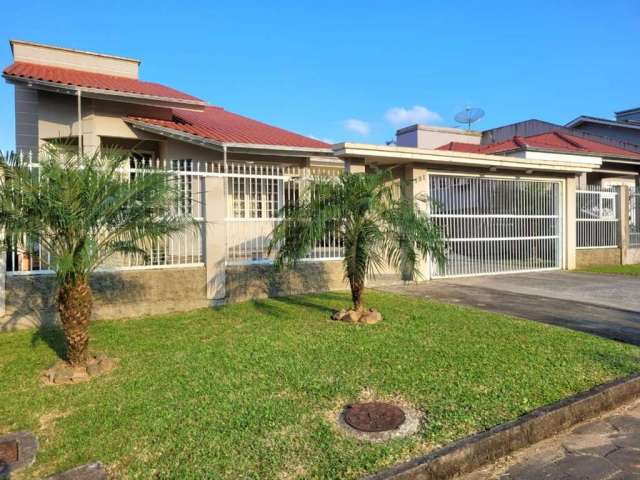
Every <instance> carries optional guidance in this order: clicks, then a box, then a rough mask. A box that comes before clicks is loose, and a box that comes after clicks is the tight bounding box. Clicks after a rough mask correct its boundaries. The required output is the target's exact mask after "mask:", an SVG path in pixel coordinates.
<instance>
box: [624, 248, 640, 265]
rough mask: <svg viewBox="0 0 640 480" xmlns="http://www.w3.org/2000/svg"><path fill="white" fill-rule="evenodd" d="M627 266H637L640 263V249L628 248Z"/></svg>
mask: <svg viewBox="0 0 640 480" xmlns="http://www.w3.org/2000/svg"><path fill="white" fill-rule="evenodd" d="M623 263H624V264H625V265H636V264H638V263H640V248H627V249H626V251H625V252H624V260H623Z"/></svg>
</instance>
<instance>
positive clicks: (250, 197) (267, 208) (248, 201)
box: [228, 177, 281, 219]
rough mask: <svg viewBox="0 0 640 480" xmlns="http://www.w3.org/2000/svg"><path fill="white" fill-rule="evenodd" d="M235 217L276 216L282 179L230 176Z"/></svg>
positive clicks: (232, 207)
mask: <svg viewBox="0 0 640 480" xmlns="http://www.w3.org/2000/svg"><path fill="white" fill-rule="evenodd" d="M228 186H229V190H230V193H229V194H230V197H231V213H232V216H233V218H264V219H268V218H276V217H277V216H278V210H279V208H280V207H279V192H280V188H281V187H280V180H278V179H275V178H236V177H234V178H230V179H229V184H228Z"/></svg>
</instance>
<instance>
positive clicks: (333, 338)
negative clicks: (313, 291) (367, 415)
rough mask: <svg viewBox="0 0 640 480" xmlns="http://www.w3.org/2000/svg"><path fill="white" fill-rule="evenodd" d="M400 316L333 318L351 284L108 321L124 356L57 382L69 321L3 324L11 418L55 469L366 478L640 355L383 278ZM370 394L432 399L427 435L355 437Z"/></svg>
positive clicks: (609, 373)
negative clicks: (342, 414)
mask: <svg viewBox="0 0 640 480" xmlns="http://www.w3.org/2000/svg"><path fill="white" fill-rule="evenodd" d="M367 300H368V304H369V305H375V306H376V307H378V308H379V309H380V310H381V311H382V313H383V314H384V316H385V321H384V322H382V323H380V324H377V325H373V326H353V325H348V324H343V323H338V322H332V321H329V320H328V316H329V314H330V311H331V309H333V308H338V307H341V306H344V305H347V304H348V297H347V295H346V294H343V293H327V294H322V295H309V296H299V297H290V298H283V299H271V300H264V301H254V302H248V303H243V304H236V305H230V306H226V307H222V308H219V309H216V310H199V311H195V312H191V313H187V314H180V315H166V316H158V317H153V318H143V319H137V320H133V321H103V322H97V323H95V324H94V325H93V326H92V332H91V333H92V337H93V339H94V340H93V349H94V350H95V351H102V352H106V353H108V354H109V355H112V356H114V357H117V358H119V360H120V363H121V365H120V367H119V368H118V369H117V370H116V371H115V372H113V373H112V374H110V375H108V376H104V377H99V378H97V379H94V380H93V381H92V382H90V383H86V384H78V385H71V386H64V387H44V386H42V385H41V384H40V382H39V379H38V376H39V374H40V373H41V372H42V371H43V370H44V369H46V368H47V367H48V366H50V365H51V364H52V363H53V362H54V361H55V360H56V354H55V351H54V350H55V349H59V348H60V345H61V337H60V334H59V333H58V332H57V331H55V330H50V331H47V332H45V333H43V334H38V333H36V332H32V331H21V332H14V333H8V334H3V335H1V336H0V392H2V393H0V432H8V431H14V430H21V429H28V430H32V431H34V432H35V433H36V434H37V436H38V438H39V440H40V451H39V453H38V459H37V462H36V464H35V465H34V466H33V467H31V468H29V469H28V470H25V471H23V472H19V473H17V474H15V475H14V476H13V477H12V480H21V479H24V478H41V477H44V476H46V475H49V474H52V473H54V472H56V471H59V470H63V469H68V468H71V467H74V466H76V465H79V464H82V463H86V462H89V461H93V460H100V461H102V462H103V463H104V464H105V465H107V466H108V468H109V470H110V473H111V474H113V475H114V476H116V477H117V478H163V479H165V478H175V479H178V478H179V479H191V478H229V479H236V478H247V479H271V478H273V479H293V478H323V479H334V478H358V477H360V476H361V475H363V474H365V473H369V472H374V471H377V470H379V469H381V468H384V467H387V466H389V465H391V464H394V463H396V462H398V461H401V460H405V459H407V458H409V457H412V456H415V455H418V454H421V453H424V452H427V451H429V450H431V449H433V448H435V447H436V446H438V445H441V444H444V443H447V442H450V441H452V440H455V439H458V438H460V437H463V436H466V435H469V434H471V433H473V432H477V431H479V430H484V429H488V428H490V427H492V426H494V425H496V424H499V423H501V422H504V421H507V420H511V419H513V418H515V417H517V416H519V415H522V414H523V413H525V412H528V411H530V410H533V409H534V408H536V407H539V406H541V405H544V404H548V403H551V402H555V401H557V400H560V399H562V398H564V397H567V396H569V395H571V394H574V393H576V392H580V391H583V390H586V389H588V388H590V387H592V386H594V385H596V384H599V383H603V382H605V381H607V380H611V379H613V378H616V377H620V376H623V375H626V374H629V373H632V372H635V371H637V370H638V365H639V363H638V361H639V360H640V353H639V350H638V349H637V348H635V347H632V346H629V345H623V344H620V343H615V342H612V341H608V340H605V339H602V338H598V337H595V336H590V335H587V334H584V333H579V332H573V331H569V330H565V329H562V328H558V327H553V326H548V325H542V324H538V323H534V322H530V321H525V320H519V319H514V318H509V317H505V316H501V315H496V314H491V313H486V312H481V311H478V310H473V309H468V308H463V307H458V306H450V305H445V304H440V303H435V302H430V301H424V300H419V299H413V298H407V297H401V296H394V295H391V294H381V293H373V292H370V293H369V294H368V296H367ZM363 395H368V396H373V397H375V398H382V399H395V400H397V401H402V402H407V403H409V404H411V405H413V406H414V407H416V408H418V409H420V410H421V411H423V412H426V413H425V420H424V422H423V424H422V426H421V428H420V431H419V434H418V435H416V436H414V437H412V438H407V439H400V440H394V441H391V442H389V443H384V444H369V443H364V442H360V441H357V440H353V439H351V438H347V437H345V436H344V435H343V434H342V433H341V432H340V431H339V430H337V428H336V427H335V425H334V423H333V418H334V416H335V414H336V412H337V411H338V409H339V408H340V407H341V406H342V405H344V404H345V403H347V402H350V401H353V400H355V399H358V398H359V397H361V396H363Z"/></svg>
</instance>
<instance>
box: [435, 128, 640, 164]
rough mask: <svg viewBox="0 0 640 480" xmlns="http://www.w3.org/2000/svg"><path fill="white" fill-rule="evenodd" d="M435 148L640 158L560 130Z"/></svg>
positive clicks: (497, 152) (450, 144) (621, 149)
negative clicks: (501, 140)
mask: <svg viewBox="0 0 640 480" xmlns="http://www.w3.org/2000/svg"><path fill="white" fill-rule="evenodd" d="M437 150H450V151H456V152H466V153H482V154H485V155H492V154H500V153H506V152H512V151H518V150H545V151H553V152H563V153H565V152H566V153H582V154H587V155H590V154H591V155H594V154H597V155H602V156H605V157H623V158H627V157H628V158H636V159H640V154H638V153H637V152H632V151H630V150H625V149H623V148H619V147H614V146H612V145H607V144H606V143H601V142H596V141H594V140H589V139H586V138H582V137H577V136H575V135H569V134H567V133H560V132H547V133H541V134H539V135H531V136H528V137H520V136H515V137H512V138H510V139H508V140H505V141H503V142H499V143H492V144H487V145H472V144H469V143H460V142H450V143H447V144H446V145H442V146H440V147H438V148H437Z"/></svg>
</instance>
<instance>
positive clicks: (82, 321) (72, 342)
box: [58, 280, 93, 366]
mask: <svg viewBox="0 0 640 480" xmlns="http://www.w3.org/2000/svg"><path fill="white" fill-rule="evenodd" d="M92 307H93V295H92V294H91V287H90V286H89V283H88V282H87V281H86V280H76V281H67V282H65V283H64V284H63V285H61V286H60V290H59V291H58V313H60V321H61V322H62V327H63V329H64V341H65V344H66V347H67V360H68V361H69V363H70V364H71V365H74V366H76V365H84V364H85V363H86V361H87V354H88V347H89V321H90V320H91V309H92Z"/></svg>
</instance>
